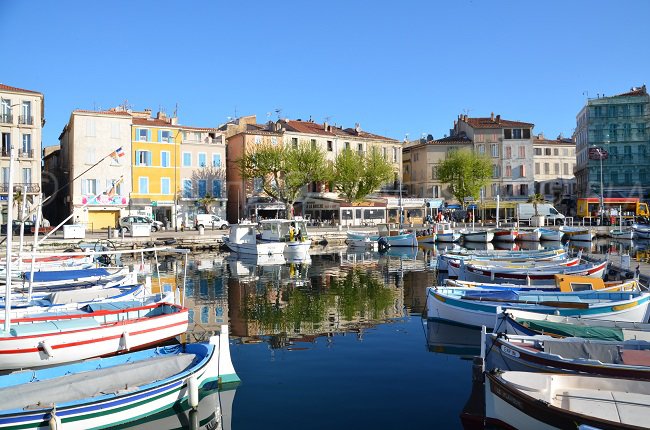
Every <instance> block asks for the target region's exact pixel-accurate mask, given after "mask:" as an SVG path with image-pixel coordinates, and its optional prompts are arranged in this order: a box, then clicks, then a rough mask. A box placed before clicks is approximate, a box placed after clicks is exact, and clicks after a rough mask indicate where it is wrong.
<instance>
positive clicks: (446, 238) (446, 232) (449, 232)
mask: <svg viewBox="0 0 650 430" xmlns="http://www.w3.org/2000/svg"><path fill="white" fill-rule="evenodd" d="M434 230H435V232H436V241H437V242H457V241H459V240H460V237H461V235H460V233H458V232H457V231H455V230H454V229H453V228H452V226H451V223H449V222H437V223H435V226H434Z"/></svg>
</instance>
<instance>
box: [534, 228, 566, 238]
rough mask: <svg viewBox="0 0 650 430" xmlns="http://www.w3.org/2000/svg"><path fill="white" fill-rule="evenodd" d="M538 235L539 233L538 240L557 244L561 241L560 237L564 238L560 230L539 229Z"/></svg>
mask: <svg viewBox="0 0 650 430" xmlns="http://www.w3.org/2000/svg"><path fill="white" fill-rule="evenodd" d="M539 233H540V240H548V241H554V242H559V241H561V240H562V236H564V233H563V232H562V231H560V230H554V229H550V228H543V227H540V228H539Z"/></svg>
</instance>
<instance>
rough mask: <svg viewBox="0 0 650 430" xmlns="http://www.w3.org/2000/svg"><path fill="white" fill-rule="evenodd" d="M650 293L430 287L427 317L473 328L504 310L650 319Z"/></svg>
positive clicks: (492, 320)
mask: <svg viewBox="0 0 650 430" xmlns="http://www.w3.org/2000/svg"><path fill="white" fill-rule="evenodd" d="M648 305H650V293H645V292H638V291H629V292H627V291H626V292H598V291H586V292H572V293H561V292H541V291H495V290H479V289H476V288H446V287H428V288H427V316H428V317H429V318H433V319H439V320H443V321H450V322H454V323H456V324H463V325H467V326H473V327H481V326H485V327H487V328H494V326H495V323H496V319H497V318H496V316H497V314H500V313H501V310H502V309H506V308H508V309H511V308H514V309H518V310H525V311H530V312H540V313H545V314H556V315H560V316H571V317H581V316H586V317H589V318H591V319H603V320H620V321H632V322H635V321H647V317H648Z"/></svg>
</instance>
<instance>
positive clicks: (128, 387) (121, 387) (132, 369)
mask: <svg viewBox="0 0 650 430" xmlns="http://www.w3.org/2000/svg"><path fill="white" fill-rule="evenodd" d="M195 357H197V356H196V355H194V354H184V353H181V354H175V355H171V356H162V357H153V358H149V359H147V360H144V361H136V362H133V363H127V364H121V365H118V366H111V367H106V368H99V369H96V370H93V371H84V372H80V373H72V374H69V375H65V376H59V377H57V378H51V379H43V380H38V379H35V380H34V382H30V383H27V384H20V385H14V386H8V387H4V388H1V389H0V405H2V409H3V410H10V409H16V408H20V409H23V408H25V409H28V408H35V409H42V408H43V409H47V406H46V405H57V406H58V405H61V404H64V403H67V402H71V401H75V400H83V399H88V400H90V399H92V398H93V397H98V396H104V395H109V394H117V393H120V392H129V391H134V390H136V389H138V387H139V386H140V385H145V384H150V383H152V382H155V381H160V380H162V379H165V378H169V377H171V376H174V375H176V374H178V373H180V372H182V371H184V370H185V369H187V368H189V367H190V366H191V365H192V364H193V362H194V359H195ZM6 378H11V376H6ZM38 404H40V407H36V405H38Z"/></svg>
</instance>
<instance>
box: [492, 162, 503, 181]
mask: <svg viewBox="0 0 650 430" xmlns="http://www.w3.org/2000/svg"><path fill="white" fill-rule="evenodd" d="M500 170H501V169H499V165H498V164H493V165H492V177H493V178H498V177H499V176H501V172H500Z"/></svg>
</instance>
